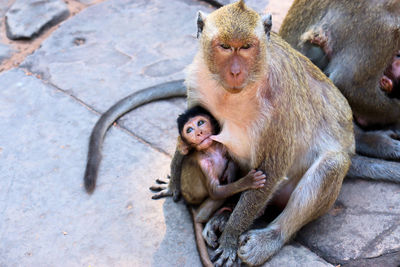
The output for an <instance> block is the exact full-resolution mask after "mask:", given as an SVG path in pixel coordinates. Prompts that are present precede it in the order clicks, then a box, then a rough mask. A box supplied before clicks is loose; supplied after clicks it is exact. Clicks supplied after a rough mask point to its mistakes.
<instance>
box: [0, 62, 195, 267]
mask: <svg viewBox="0 0 400 267" xmlns="http://www.w3.org/2000/svg"><path fill="white" fill-rule="evenodd" d="M0 92H1V93H0V105H1V107H2V108H1V109H0V120H1V122H2V128H1V131H0V160H1V162H2V164H1V165H0V240H1V242H0V255H1V256H0V266H60V265H61V266H200V262H199V258H198V254H197V250H196V247H195V243H194V238H193V229H192V224H191V221H190V218H189V214H188V212H187V210H186V207H185V206H184V205H183V204H182V203H179V204H176V203H174V202H172V200H171V199H167V200H159V201H156V200H152V199H151V195H152V194H151V192H150V191H149V190H148V187H149V186H150V185H152V184H153V181H154V179H155V178H156V177H160V176H164V175H165V174H166V173H167V172H168V171H169V170H168V168H169V162H170V158H169V157H166V156H164V155H163V154H161V153H158V152H157V151H155V150H154V149H152V148H151V147H149V146H148V145H145V144H143V143H141V142H138V141H137V140H136V139H135V138H133V137H132V136H130V135H128V134H126V133H124V132H123V131H121V130H119V129H116V128H115V127H112V129H111V131H110V132H109V134H108V136H107V138H106V140H105V143H104V147H103V155H104V158H103V162H102V164H101V169H100V175H99V181H98V187H97V188H96V191H95V192H94V194H93V195H91V196H89V195H87V194H86V193H85V192H84V190H83V185H82V177H83V172H84V166H85V160H86V153H87V141H88V137H89V134H90V130H91V128H92V126H93V124H94V123H95V121H96V120H97V119H98V116H97V115H95V114H94V113H93V112H91V111H89V110H88V109H87V108H86V107H84V106H83V105H81V104H80V103H78V102H77V101H76V100H75V99H73V98H71V97H70V96H68V95H66V94H65V93H62V92H60V91H59V90H57V89H56V88H54V87H52V86H50V85H48V84H46V83H44V82H43V81H41V80H39V79H37V78H36V77H34V76H27V75H25V73H24V72H23V71H21V70H18V69H17V70H15V69H14V70H11V71H8V72H5V73H2V74H1V75H0ZM171 142H172V140H171Z"/></svg>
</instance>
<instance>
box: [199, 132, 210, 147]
mask: <svg viewBox="0 0 400 267" xmlns="http://www.w3.org/2000/svg"><path fill="white" fill-rule="evenodd" d="M210 136H211V134H210V135H207V136H206V137H204V139H203V140H201V141H200V143H199V145H201V144H203V143H204V142H205V141H206V140H207V139H210Z"/></svg>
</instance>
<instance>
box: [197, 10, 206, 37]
mask: <svg viewBox="0 0 400 267" xmlns="http://www.w3.org/2000/svg"><path fill="white" fill-rule="evenodd" d="M206 18H207V15H206V14H205V13H203V12H201V11H199V12H198V13H197V38H199V36H200V33H202V32H203V28H204V22H205V20H206Z"/></svg>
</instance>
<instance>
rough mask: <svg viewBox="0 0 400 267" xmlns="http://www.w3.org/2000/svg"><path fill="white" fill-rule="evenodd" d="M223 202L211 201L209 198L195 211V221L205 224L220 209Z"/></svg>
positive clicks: (223, 200)
mask: <svg viewBox="0 0 400 267" xmlns="http://www.w3.org/2000/svg"><path fill="white" fill-rule="evenodd" d="M224 202H225V199H221V200H213V199H211V198H207V199H206V200H205V201H204V202H203V203H201V205H200V207H198V208H197V209H196V213H195V220H196V222H199V223H206V222H207V221H208V219H209V218H210V217H211V215H213V214H214V212H215V211H216V210H217V209H218V208H219V207H221V206H222V205H223V204H224Z"/></svg>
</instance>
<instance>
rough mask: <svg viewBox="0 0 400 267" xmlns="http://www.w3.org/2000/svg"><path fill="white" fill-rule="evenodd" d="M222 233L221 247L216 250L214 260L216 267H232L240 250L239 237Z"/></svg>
mask: <svg viewBox="0 0 400 267" xmlns="http://www.w3.org/2000/svg"><path fill="white" fill-rule="evenodd" d="M225 233H226V231H225V232H224V233H222V235H221V237H220V238H219V247H218V248H217V250H216V251H215V253H216V254H215V256H214V257H213V259H212V260H213V261H215V262H214V264H215V266H216V267H220V266H227V267H232V266H233V265H234V264H235V261H236V258H237V250H238V238H237V237H234V236H231V235H229V234H225Z"/></svg>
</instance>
